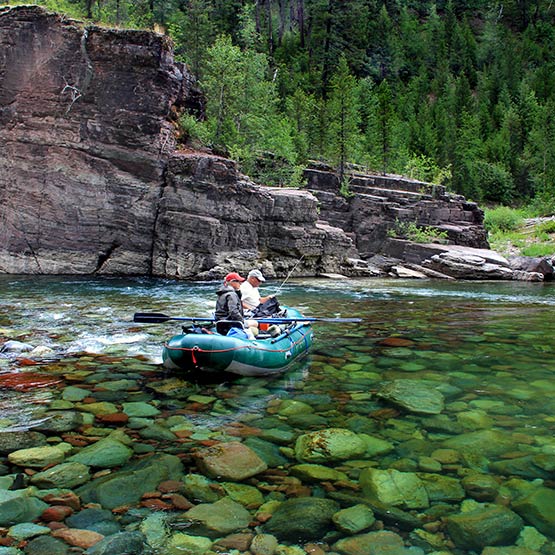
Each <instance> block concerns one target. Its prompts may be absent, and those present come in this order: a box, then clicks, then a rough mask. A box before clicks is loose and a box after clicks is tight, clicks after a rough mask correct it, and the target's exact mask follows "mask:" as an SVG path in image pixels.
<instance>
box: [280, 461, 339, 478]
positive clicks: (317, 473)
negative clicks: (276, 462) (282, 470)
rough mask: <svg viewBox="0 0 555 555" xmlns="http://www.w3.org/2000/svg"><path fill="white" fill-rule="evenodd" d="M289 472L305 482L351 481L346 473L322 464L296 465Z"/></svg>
mask: <svg viewBox="0 0 555 555" xmlns="http://www.w3.org/2000/svg"><path fill="white" fill-rule="evenodd" d="M289 470H290V473H291V474H292V475H293V476H296V477H297V478H299V479H300V480H302V481H303V482H337V481H338V480H348V479H349V477H348V476H347V475H346V474H345V473H344V472H339V470H335V469H334V468H329V467H327V466H322V465H320V464H309V463H305V464H296V465H294V466H292V467H291V468H290V469H289Z"/></svg>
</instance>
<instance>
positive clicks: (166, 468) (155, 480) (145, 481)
mask: <svg viewBox="0 0 555 555" xmlns="http://www.w3.org/2000/svg"><path fill="white" fill-rule="evenodd" d="M182 473H183V465H182V463H181V461H180V459H179V458H178V457H176V456H174V455H165V454H161V455H153V456H151V457H148V458H145V459H142V460H140V461H136V462H135V463H133V464H130V465H127V466H126V467H124V468H123V469H122V470H120V471H117V472H113V473H112V474H109V475H108V476H102V477H100V478H97V479H95V480H91V481H90V482H88V483H87V484H85V485H83V486H81V487H79V488H78V489H77V490H75V493H77V495H79V496H80V497H81V500H82V501H83V503H99V504H100V505H101V506H102V507H103V508H105V509H114V508H116V507H120V506H122V505H128V504H133V503H137V502H138V501H139V500H140V499H141V497H142V496H143V494H144V493H146V492H149V491H153V490H155V489H156V488H157V486H158V484H159V483H160V482H162V481H165V480H180V479H181V478H182Z"/></svg>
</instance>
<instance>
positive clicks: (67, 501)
mask: <svg viewBox="0 0 555 555" xmlns="http://www.w3.org/2000/svg"><path fill="white" fill-rule="evenodd" d="M43 501H44V502H45V503H48V504H50V505H66V506H67V507H71V508H72V509H73V510H74V511H78V510H79V509H80V508H81V499H79V497H77V495H75V493H73V492H70V493H62V494H60V495H56V494H53V493H49V494H48V495H45V496H44V497H43Z"/></svg>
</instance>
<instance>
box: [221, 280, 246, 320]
mask: <svg viewBox="0 0 555 555" xmlns="http://www.w3.org/2000/svg"><path fill="white" fill-rule="evenodd" d="M217 293H218V300H217V301H216V312H215V316H216V320H238V321H239V322H243V321H244V320H245V317H244V315H243V305H242V304H241V291H235V289H233V287H231V285H222V287H220V289H219V290H218V292H217Z"/></svg>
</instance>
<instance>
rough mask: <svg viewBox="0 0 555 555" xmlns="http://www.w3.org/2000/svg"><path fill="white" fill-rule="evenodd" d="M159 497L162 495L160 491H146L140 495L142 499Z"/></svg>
mask: <svg viewBox="0 0 555 555" xmlns="http://www.w3.org/2000/svg"><path fill="white" fill-rule="evenodd" d="M160 497H162V492H160V491H147V492H145V493H143V495H142V498H143V499H155V498H160Z"/></svg>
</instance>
